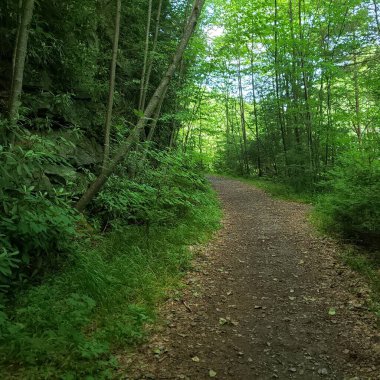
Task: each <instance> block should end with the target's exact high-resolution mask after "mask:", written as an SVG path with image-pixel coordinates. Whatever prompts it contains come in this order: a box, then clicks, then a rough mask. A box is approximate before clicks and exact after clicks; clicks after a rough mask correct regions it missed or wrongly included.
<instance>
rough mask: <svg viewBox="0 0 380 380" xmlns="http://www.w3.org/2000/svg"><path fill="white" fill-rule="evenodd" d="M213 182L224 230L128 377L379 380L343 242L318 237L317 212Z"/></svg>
mask: <svg viewBox="0 0 380 380" xmlns="http://www.w3.org/2000/svg"><path fill="white" fill-rule="evenodd" d="M210 180H211V181H212V183H213V186H214V188H215V189H216V191H217V192H218V194H219V196H220V199H221V201H222V204H223V208H224V212H225V217H224V221H223V228H222V229H221V230H220V231H219V233H218V234H217V236H216V237H215V238H214V239H213V241H212V242H210V243H209V244H208V245H207V246H206V247H202V248H201V250H200V252H198V255H197V258H196V260H195V263H194V268H193V270H192V271H191V272H190V273H189V274H188V275H187V277H186V283H187V286H186V288H185V289H184V290H183V294H181V296H179V297H178V298H176V297H173V299H170V300H169V301H168V302H167V303H166V304H165V305H164V307H163V309H162V317H163V319H164V322H165V323H164V325H163V327H162V328H161V331H159V332H157V333H156V334H155V335H154V337H153V338H152V340H151V341H150V342H149V343H148V344H146V345H145V346H143V347H142V348H141V349H140V351H139V352H138V353H137V354H136V355H134V356H132V357H128V359H127V358H126V359H125V363H124V364H125V367H126V370H125V372H124V371H123V375H122V378H127V379H145V378H146V379H162V380H163V379H192V380H193V379H194V380H202V379H210V378H213V377H214V378H217V379H236V380H246V379H247V380H248V379H276V378H278V379H305V380H312V379H320V378H324V379H351V378H354V379H380V366H379V358H380V344H379V343H380V337H379V335H376V334H377V333H376V321H375V317H374V316H373V315H372V314H371V313H370V312H368V308H367V306H366V299H367V297H368V290H367V289H366V287H365V286H364V284H363V283H362V281H361V279H360V278H359V277H358V276H357V275H356V274H355V273H353V272H351V271H350V270H349V269H348V268H347V267H345V266H343V265H341V264H340V263H339V260H337V259H336V258H335V257H336V253H335V251H336V249H337V247H336V246H335V243H334V242H333V241H331V240H329V239H326V238H321V237H318V236H317V235H316V234H315V232H314V231H313V229H312V227H311V226H310V224H309V223H308V221H307V215H308V212H309V211H310V207H309V206H307V205H304V204H298V203H294V202H287V201H283V200H275V199H272V198H271V197H270V196H268V195H267V194H266V193H265V192H263V191H262V190H258V189H256V188H254V187H253V186H250V185H247V184H244V183H242V182H239V181H237V180H231V179H225V178H211V179H210ZM329 311H330V313H329ZM334 311H335V315H330V314H334ZM126 373H127V374H128V375H127V376H126ZM131 374H133V375H131Z"/></svg>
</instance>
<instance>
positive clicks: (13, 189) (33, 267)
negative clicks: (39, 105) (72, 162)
mask: <svg viewBox="0 0 380 380" xmlns="http://www.w3.org/2000/svg"><path fill="white" fill-rule="evenodd" d="M49 165H50V166H52V165H57V166H58V165H61V166H63V165H66V166H68V164H67V163H66V162H64V161H63V160H62V158H60V157H59V156H58V155H57V154H56V153H55V151H54V146H53V144H52V143H51V142H49V141H48V140H45V139H43V138H41V137H38V136H24V138H23V139H22V143H20V144H19V145H17V146H9V147H6V148H5V147H0V214H1V215H0V286H1V287H2V289H4V288H7V287H9V286H10V284H11V283H12V282H14V281H15V280H23V279H25V278H26V277H29V276H34V275H36V274H37V273H38V272H40V271H41V269H43V268H46V267H48V266H49V262H50V261H51V259H54V258H55V256H56V255H57V254H58V253H60V252H63V251H65V250H66V249H67V246H68V244H69V243H70V241H71V239H72V237H73V236H75V222H76V220H77V218H78V217H77V215H76V213H75V211H74V210H73V208H72V206H70V203H69V194H68V193H67V192H66V191H65V190H63V189H62V188H61V187H55V186H53V185H52V184H51V182H50V181H49V178H48V177H47V176H46V175H45V167H46V166H49Z"/></svg>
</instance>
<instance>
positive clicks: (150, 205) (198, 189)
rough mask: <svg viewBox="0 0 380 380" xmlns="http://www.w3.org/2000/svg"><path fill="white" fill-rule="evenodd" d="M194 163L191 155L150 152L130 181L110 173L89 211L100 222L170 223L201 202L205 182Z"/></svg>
mask: <svg viewBox="0 0 380 380" xmlns="http://www.w3.org/2000/svg"><path fill="white" fill-rule="evenodd" d="M140 159H141V157H140ZM197 165H198V163H197V161H196V160H195V159H194V158H193V156H191V155H183V154H182V153H181V154H179V153H167V152H150V153H149V154H148V156H147V159H145V161H143V163H142V164H141V162H140V168H139V172H138V173H137V175H136V176H135V178H133V180H131V179H129V178H127V177H125V176H123V175H113V176H111V178H110V179H109V181H108V182H107V184H106V186H105V188H104V190H103V191H102V192H101V193H100V194H99V195H98V197H97V198H96V200H95V202H94V203H93V209H92V210H91V212H92V214H96V215H98V216H100V217H101V218H102V223H103V224H107V223H109V222H111V223H112V222H113V221H116V220H118V221H124V222H125V223H129V224H143V225H147V226H152V225H161V224H173V223H175V222H176V221H177V220H178V219H181V218H184V217H186V215H187V214H188V213H191V212H192V210H193V207H197V206H199V205H200V204H201V203H202V202H204V192H205V191H206V189H207V185H206V181H205V179H204V178H203V177H202V176H201V175H200V174H197V173H196V169H197Z"/></svg>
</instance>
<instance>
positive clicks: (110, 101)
mask: <svg viewBox="0 0 380 380" xmlns="http://www.w3.org/2000/svg"><path fill="white" fill-rule="evenodd" d="M120 15H121V0H116V15H115V33H114V38H113V47H112V62H111V74H110V83H109V93H108V105H107V115H106V121H105V125H104V156H103V169H104V168H105V167H106V166H107V162H108V160H109V155H110V134H111V122H112V110H113V100H114V93H115V77H116V63H117V51H118V48H119V36H120Z"/></svg>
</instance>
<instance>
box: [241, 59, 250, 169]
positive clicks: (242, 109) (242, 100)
mask: <svg viewBox="0 0 380 380" xmlns="http://www.w3.org/2000/svg"><path fill="white" fill-rule="evenodd" d="M238 87H239V107H240V124H241V132H242V136H243V154H244V166H245V172H246V174H248V175H249V160H248V144H247V128H246V125H245V124H246V122H245V107H244V96H243V85H242V77H241V61H240V57H239V60H238Z"/></svg>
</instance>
